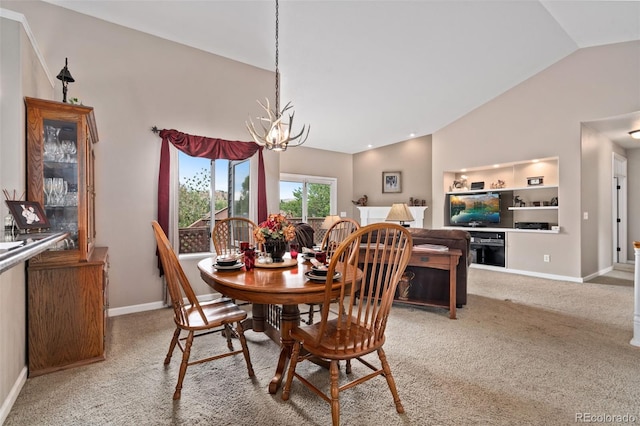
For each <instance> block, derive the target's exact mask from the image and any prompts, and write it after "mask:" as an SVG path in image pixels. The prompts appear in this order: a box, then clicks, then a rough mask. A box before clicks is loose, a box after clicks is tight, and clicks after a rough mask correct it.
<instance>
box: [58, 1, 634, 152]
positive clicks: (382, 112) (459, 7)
mask: <svg viewBox="0 0 640 426" xmlns="http://www.w3.org/2000/svg"><path fill="white" fill-rule="evenodd" d="M47 1H48V2H49V3H53V4H56V5H59V6H62V7H65V8H69V9H72V10H75V11H77V12H80V13H84V14H87V15H91V16H94V17H97V18H100V19H104V20H106V21H109V22H113V23H116V24H120V25H123V26H126V27H130V28H134V29H137V30H140V31H143V32H147V33H150V34H153V35H156V36H158V37H162V38H166V39H169V40H172V41H176V42H179V43H183V44H185V45H189V46H193V47H196V48H199V49H202V50H204V51H207V52H211V53H214V54H217V55H221V56H225V57H228V58H231V59H234V60H237V61H240V62H243V63H247V64H250V65H254V66H256V67H260V68H264V69H267V70H274V67H275V66H274V60H275V41H274V36H275V1H237V0H236V1H190V0H181V1H178V0H173V1H131V0H130V1H100V0H94V1H73V0H47ZM638 39H640V2H639V1H579V0H576V1H533V0H513V1H484V0H475V1H473V0H472V1H445V0H441V1H416V0H414V1H367V0H352V1H303V0H281V1H280V71H281V74H282V81H281V99H282V101H283V103H286V102H287V101H292V102H293V105H294V107H295V112H296V120H297V122H298V123H300V124H301V123H307V124H310V125H311V136H310V137H309V140H308V141H307V143H306V145H305V146H309V147H315V148H321V149H328V150H333V151H340V152H346V153H356V152H360V151H363V150H366V149H367V145H368V144H371V145H373V146H374V147H379V146H382V145H387V144H391V143H395V142H400V141H403V140H406V139H409V138H411V136H410V134H412V133H413V134H415V136H422V135H427V134H431V133H433V132H435V131H437V130H439V129H441V128H442V127H444V126H446V125H447V124H449V123H451V122H452V121H454V120H456V119H457V118H459V117H461V116H463V115H465V114H467V113H468V112H469V111H471V110H473V109H474V108H477V107H478V106H480V105H482V104H484V103H485V102H487V101H489V100H491V99H492V98H494V97H496V96H498V95H499V94H501V93H503V92H505V91H506V90H508V89H510V88H511V87H513V86H514V85H516V84H518V83H520V82H522V81H524V80H526V79H527V78H529V77H531V76H533V75H534V74H536V73H538V72H539V71H541V70H543V69H545V68H547V67H548V66H550V65H552V64H553V63H555V62H557V61H558V60H560V59H562V58H564V57H565V56H567V55H569V54H570V53H572V52H574V51H575V50H577V49H579V48H583V47H590V46H597V45H602V44H609V43H617V42H623V41H630V40H638ZM274 91H275V87H274ZM266 95H270V96H272V94H263V93H258V94H256V99H259V98H260V99H262V98H264V96H266ZM254 107H255V106H254V105H248V106H247V110H253V108H254ZM239 125H242V126H243V125H244V122H243V123H240V124H239ZM624 130H625V131H628V130H630V129H624ZM608 131H609V132H613V133H610V135H615V136H611V137H612V138H614V139H616V141H618V142H619V143H625V142H626V141H627V140H628V139H630V138H628V137H627V136H626V132H625V131H623V129H622V128H618V129H617V130H614V131H612V130H608ZM636 144H637V142H636Z"/></svg>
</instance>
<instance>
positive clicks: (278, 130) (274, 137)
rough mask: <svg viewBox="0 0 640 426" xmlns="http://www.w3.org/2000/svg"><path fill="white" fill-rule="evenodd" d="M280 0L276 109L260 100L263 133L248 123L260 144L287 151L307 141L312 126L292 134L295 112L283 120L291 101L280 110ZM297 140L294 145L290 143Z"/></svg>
mask: <svg viewBox="0 0 640 426" xmlns="http://www.w3.org/2000/svg"><path fill="white" fill-rule="evenodd" d="M278 26H279V17H278V0H276V105H275V108H274V109H271V105H270V104H269V99H265V101H266V102H265V103H264V104H263V103H262V102H260V101H258V104H259V105H260V106H261V107H262V109H264V110H265V111H266V113H267V116H266V117H258V118H257V119H258V120H259V123H260V126H261V127H262V133H258V131H256V127H255V125H254V124H253V121H252V120H251V119H249V122H248V123H246V125H247V130H248V131H249V133H250V134H251V137H253V140H254V141H255V142H256V143H257V144H258V145H262V146H264V147H266V148H267V149H269V150H273V151H286V149H287V147H289V146H294V147H295V146H300V145H302V144H303V143H305V142H306V141H307V138H308V137H309V130H310V129H311V126H307V125H304V126H302V130H301V131H300V133H298V134H296V135H295V136H293V135H292V133H291V129H292V128H293V117H294V115H295V112H293V111H292V112H291V114H290V115H289V121H288V123H285V122H283V118H284V117H283V116H284V113H285V112H287V111H289V110H290V109H292V108H293V105H291V102H288V103H287V104H286V105H285V106H284V108H282V111H281V110H280V70H279V68H278V53H279V52H278ZM292 142H295V144H294V145H289V144H290V143H292Z"/></svg>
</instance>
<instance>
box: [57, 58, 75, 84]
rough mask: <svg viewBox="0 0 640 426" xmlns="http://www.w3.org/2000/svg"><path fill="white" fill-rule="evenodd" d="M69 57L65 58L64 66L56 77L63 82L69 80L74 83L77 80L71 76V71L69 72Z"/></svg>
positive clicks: (68, 81)
mask: <svg viewBox="0 0 640 426" xmlns="http://www.w3.org/2000/svg"><path fill="white" fill-rule="evenodd" d="M67 59H68V58H64V68H62V69H61V70H60V73H59V74H58V76H57V77H56V78H57V79H58V80H60V81H62V82H67V83H73V82H75V80H74V79H73V77H71V73H70V72H69V68H67V66H68V61H67Z"/></svg>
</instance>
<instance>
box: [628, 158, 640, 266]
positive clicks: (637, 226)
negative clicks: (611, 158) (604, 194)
mask: <svg viewBox="0 0 640 426" xmlns="http://www.w3.org/2000/svg"><path fill="white" fill-rule="evenodd" d="M625 156H626V157H627V181H628V182H629V185H628V190H627V197H628V199H627V207H628V215H627V217H628V219H629V223H628V232H627V235H628V238H627V257H628V260H634V258H635V256H634V253H635V251H634V249H633V242H634V241H640V191H639V190H638V189H639V188H640V148H637V149H628V150H627V152H626V154H625Z"/></svg>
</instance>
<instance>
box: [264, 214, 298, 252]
mask: <svg viewBox="0 0 640 426" xmlns="http://www.w3.org/2000/svg"><path fill="white" fill-rule="evenodd" d="M254 235H255V237H256V242H258V243H261V244H262V243H264V242H265V241H267V240H280V241H291V240H293V239H294V238H295V237H296V228H295V227H294V226H293V225H292V224H291V223H290V222H289V221H288V220H287V218H286V217H285V216H284V215H283V214H280V213H277V214H275V213H272V214H270V215H269V217H268V218H267V220H265V221H264V222H262V223H260V225H258V228H257V229H256V230H255V231H254Z"/></svg>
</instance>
